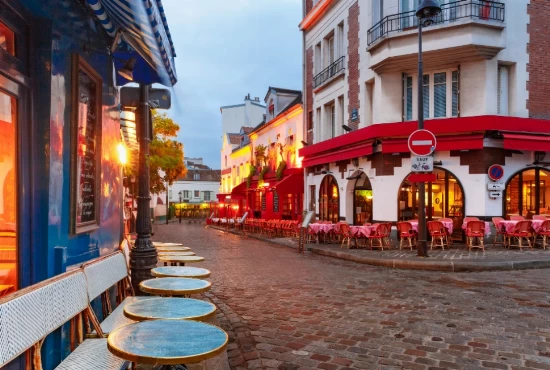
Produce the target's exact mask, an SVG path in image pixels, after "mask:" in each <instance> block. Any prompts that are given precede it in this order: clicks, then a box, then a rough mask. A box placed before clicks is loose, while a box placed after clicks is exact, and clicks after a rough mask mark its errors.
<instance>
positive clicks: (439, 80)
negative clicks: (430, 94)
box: [434, 72, 447, 117]
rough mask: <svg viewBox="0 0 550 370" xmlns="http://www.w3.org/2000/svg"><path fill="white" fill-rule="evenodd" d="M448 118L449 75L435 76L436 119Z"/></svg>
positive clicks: (438, 74)
mask: <svg viewBox="0 0 550 370" xmlns="http://www.w3.org/2000/svg"><path fill="white" fill-rule="evenodd" d="M446 116H447V73H445V72H442V73H435V74H434V117H446Z"/></svg>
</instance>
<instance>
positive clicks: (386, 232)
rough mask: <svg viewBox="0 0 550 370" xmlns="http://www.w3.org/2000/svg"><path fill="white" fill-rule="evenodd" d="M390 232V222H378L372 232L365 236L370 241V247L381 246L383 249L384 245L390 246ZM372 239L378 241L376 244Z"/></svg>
mask: <svg viewBox="0 0 550 370" xmlns="http://www.w3.org/2000/svg"><path fill="white" fill-rule="evenodd" d="M390 233H391V223H380V224H378V226H376V230H375V231H374V233H373V234H372V235H369V236H368V237H367V238H368V240H369V242H370V249H372V248H381V249H382V250H384V247H388V248H389V247H391V243H390ZM374 241H378V245H374Z"/></svg>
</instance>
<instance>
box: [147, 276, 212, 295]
mask: <svg viewBox="0 0 550 370" xmlns="http://www.w3.org/2000/svg"><path fill="white" fill-rule="evenodd" d="M211 285H212V283H211V282H209V281H206V280H200V279H191V278H180V277H166V278H159V279H149V280H144V281H142V282H141V283H139V288H140V289H141V290H142V291H144V292H145V293H151V294H163V295H187V294H197V293H202V292H206V291H207V290H209V289H210V286H211Z"/></svg>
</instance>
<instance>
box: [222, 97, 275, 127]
mask: <svg viewBox="0 0 550 370" xmlns="http://www.w3.org/2000/svg"><path fill="white" fill-rule="evenodd" d="M220 113H221V114H222V135H223V134H225V133H228V132H232V133H237V132H239V130H240V129H241V127H243V126H245V127H255V126H256V125H257V124H259V123H260V122H262V120H263V119H264V113H265V105H263V104H261V103H260V98H258V97H256V98H254V99H251V98H250V94H248V95H246V96H245V97H244V103H242V104H236V105H226V106H224V107H220Z"/></svg>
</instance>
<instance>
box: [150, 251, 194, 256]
mask: <svg viewBox="0 0 550 370" xmlns="http://www.w3.org/2000/svg"><path fill="white" fill-rule="evenodd" d="M157 254H158V255H159V256H194V255H195V252H184V251H182V252H180V251H177V252H165V251H158V252H157Z"/></svg>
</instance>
